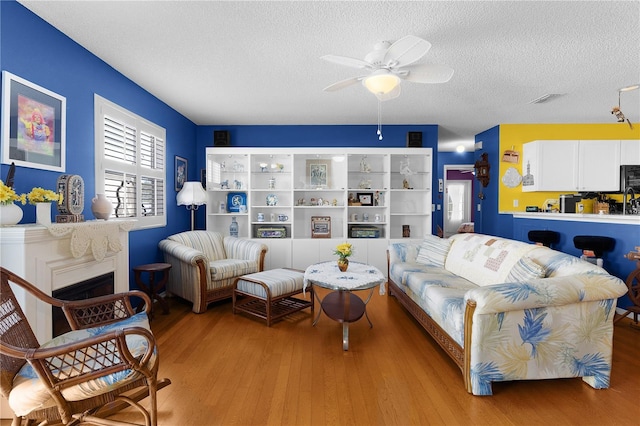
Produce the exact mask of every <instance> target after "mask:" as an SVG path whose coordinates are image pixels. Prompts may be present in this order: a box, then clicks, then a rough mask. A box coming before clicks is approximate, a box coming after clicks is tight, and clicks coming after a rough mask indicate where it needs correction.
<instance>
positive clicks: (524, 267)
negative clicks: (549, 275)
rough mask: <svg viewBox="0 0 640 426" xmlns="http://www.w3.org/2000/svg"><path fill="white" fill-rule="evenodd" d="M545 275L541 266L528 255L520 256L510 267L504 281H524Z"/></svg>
mask: <svg viewBox="0 0 640 426" xmlns="http://www.w3.org/2000/svg"><path fill="white" fill-rule="evenodd" d="M545 275H546V271H545V269H544V268H543V267H542V266H540V265H538V264H537V263H536V262H535V261H533V260H532V259H531V258H529V257H522V258H521V259H520V260H519V261H518V263H516V264H515V265H513V268H511V272H509V275H507V279H506V282H508V283H524V282H527V281H530V280H533V279H536V278H544V277H545Z"/></svg>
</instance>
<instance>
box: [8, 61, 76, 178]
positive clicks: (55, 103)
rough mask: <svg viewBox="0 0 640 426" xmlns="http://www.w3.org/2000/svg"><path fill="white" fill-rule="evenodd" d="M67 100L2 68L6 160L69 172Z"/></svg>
mask: <svg viewBox="0 0 640 426" xmlns="http://www.w3.org/2000/svg"><path fill="white" fill-rule="evenodd" d="M66 113H67V99H66V98H65V97H64V96H60V95H58V94H57V93H54V92H51V91H50V90H47V89H45V88H44V87H40V86H38V85H36V84H33V83H31V82H29V81H27V80H25V79H23V78H20V77H18V76H16V75H13V74H11V73H9V72H7V71H2V163H4V164H11V163H12V162H13V163H15V164H16V166H23V167H31V168H34V169H43V170H51V171H54V172H62V173H64V172H65V149H66Z"/></svg>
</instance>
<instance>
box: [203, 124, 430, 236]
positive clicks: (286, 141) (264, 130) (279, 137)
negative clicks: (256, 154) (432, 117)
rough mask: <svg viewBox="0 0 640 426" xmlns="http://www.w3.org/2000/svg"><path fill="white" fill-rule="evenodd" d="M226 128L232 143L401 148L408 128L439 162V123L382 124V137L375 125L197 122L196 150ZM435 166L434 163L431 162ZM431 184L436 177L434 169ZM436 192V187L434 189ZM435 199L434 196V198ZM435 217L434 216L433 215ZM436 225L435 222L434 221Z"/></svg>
mask: <svg viewBox="0 0 640 426" xmlns="http://www.w3.org/2000/svg"><path fill="white" fill-rule="evenodd" d="M214 130H227V131H229V134H230V139H231V146H234V147H279V148H282V147H285V148H286V147H349V148H353V147H372V148H402V147H406V146H407V132H422V146H423V147H424V148H433V164H434V165H435V164H437V163H438V152H437V149H438V126H436V125H410V124H406V125H383V126H382V134H383V136H384V139H383V140H381V141H380V140H378V136H377V134H376V130H377V126H376V125H343V126H319V125H318V126H316V125H314V126H311V125H309V126H200V127H198V130H197V143H196V145H197V147H196V149H197V152H199V153H203V152H205V149H206V148H207V147H211V146H213V131H214ZM205 161H206V159H205V157H204V155H201V156H199V157H198V169H204V168H205ZM434 167H435V166H434ZM432 185H433V187H434V188H437V187H438V179H437V176H436V174H435V173H433V182H432ZM435 193H436V194H437V191H435ZM434 202H435V199H434ZM434 220H435V219H434ZM196 222H197V225H198V227H200V228H203V227H204V212H200V211H199V212H198V215H197V219H196ZM433 226H434V229H435V223H434V225H433Z"/></svg>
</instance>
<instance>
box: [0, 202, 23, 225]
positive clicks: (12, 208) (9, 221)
mask: <svg viewBox="0 0 640 426" xmlns="http://www.w3.org/2000/svg"><path fill="white" fill-rule="evenodd" d="M21 220H22V209H21V208H20V207H19V206H18V205H16V204H14V203H9V204H0V225H17V224H18V222H20V221H21Z"/></svg>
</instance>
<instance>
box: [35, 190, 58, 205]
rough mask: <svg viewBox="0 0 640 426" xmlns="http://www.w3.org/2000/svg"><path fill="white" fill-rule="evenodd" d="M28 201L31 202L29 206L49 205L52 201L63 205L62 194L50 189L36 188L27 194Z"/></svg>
mask: <svg viewBox="0 0 640 426" xmlns="http://www.w3.org/2000/svg"><path fill="white" fill-rule="evenodd" d="M27 200H29V204H36V203H47V202H52V201H55V202H57V203H61V202H62V194H58V193H57V192H54V191H52V190H50V189H43V188H40V187H36V188H33V189H32V190H31V192H29V193H28V194H27Z"/></svg>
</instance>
